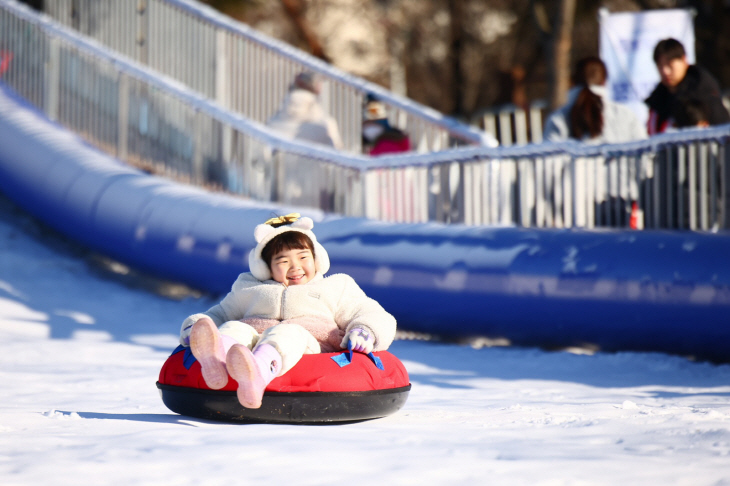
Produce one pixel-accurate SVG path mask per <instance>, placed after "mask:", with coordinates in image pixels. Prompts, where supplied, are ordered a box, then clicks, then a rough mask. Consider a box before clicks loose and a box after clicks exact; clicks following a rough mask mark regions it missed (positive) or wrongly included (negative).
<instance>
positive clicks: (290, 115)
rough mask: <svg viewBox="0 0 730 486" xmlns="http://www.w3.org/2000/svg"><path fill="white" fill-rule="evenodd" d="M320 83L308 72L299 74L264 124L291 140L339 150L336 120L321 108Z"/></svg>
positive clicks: (314, 75)
mask: <svg viewBox="0 0 730 486" xmlns="http://www.w3.org/2000/svg"><path fill="white" fill-rule="evenodd" d="M321 90H322V80H321V79H320V77H319V76H317V75H316V74H314V73H311V72H303V73H299V74H298V75H297V76H296V77H295V78H294V82H293V83H292V85H291V86H290V88H289V93H288V94H287V96H286V98H285V99H284V102H283V103H282V106H281V108H279V111H277V112H276V113H275V114H274V115H273V116H272V117H271V118H269V120H268V121H267V122H266V125H267V126H269V127H270V128H272V129H274V130H276V131H277V132H279V133H281V134H282V135H284V136H285V137H288V138H291V139H299V140H308V141H310V142H314V143H319V144H322V145H328V146H330V147H334V148H336V149H338V150H341V149H342V138H341V137H340V131H339V128H338V126H337V121H336V120H335V119H334V118H332V117H331V116H330V115H329V114H327V112H326V111H325V110H324V108H322V105H321V104H320V102H319V94H320V92H321Z"/></svg>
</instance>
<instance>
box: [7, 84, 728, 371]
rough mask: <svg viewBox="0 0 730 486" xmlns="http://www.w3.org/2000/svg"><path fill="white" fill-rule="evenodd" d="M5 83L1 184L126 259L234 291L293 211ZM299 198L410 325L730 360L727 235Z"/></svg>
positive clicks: (321, 230) (345, 261) (29, 206)
mask: <svg viewBox="0 0 730 486" xmlns="http://www.w3.org/2000/svg"><path fill="white" fill-rule="evenodd" d="M0 87H1V86H0ZM2 88H3V89H2V90H0V191H2V192H3V193H4V194H6V195H7V196H8V197H10V198H11V199H12V200H14V201H15V202H16V203H17V204H18V205H20V206H21V207H23V208H25V209H26V210H27V211H28V212H30V213H32V214H33V215H34V216H36V217H37V218H39V219H40V220H42V221H44V222H45V223H46V224H48V225H49V226H51V227H53V228H54V229H56V230H58V231H59V232H61V233H63V234H65V235H67V236H68V237H70V238H72V239H74V240H77V241H79V242H80V243H82V244H84V245H86V246H88V247H90V248H93V249H95V250H97V251H99V252H102V253H105V254H107V255H109V256H111V257H113V258H115V259H118V260H119V261H122V262H124V263H126V264H129V265H132V266H135V267H137V268H140V269H143V270H146V271H148V272H152V273H154V274H157V275H159V276H162V277H166V278H171V279H175V280H179V281H181V282H185V283H187V284H189V285H192V286H195V287H197V288H200V289H204V290H208V291H211V292H214V293H225V292H227V291H228V290H229V289H230V286H231V284H232V283H233V281H234V280H235V278H236V276H237V275H238V274H239V273H240V272H243V271H247V270H248V268H247V255H248V252H249V251H250V249H251V248H253V246H254V241H253V235H252V232H253V228H254V226H255V225H256V224H258V223H260V222H262V221H264V220H266V219H268V218H269V217H270V216H271V215H272V214H282V213H287V212H290V211H292V210H296V208H280V207H275V206H271V205H270V206H266V205H263V204H255V203H251V202H249V201H245V200H243V199H239V198H234V197H230V196H225V195H220V194H211V193H208V192H206V191H203V190H201V189H197V188H194V187H190V186H185V185H180V184H176V183H173V182H171V181H168V180H165V179H162V178H159V177H154V176H150V175H148V174H146V173H143V172H141V171H138V170H135V169H133V168H130V167H128V166H126V165H123V164H121V163H120V162H118V161H116V160H114V159H113V158H111V157H109V156H106V155H104V154H102V153H100V152H99V151H97V150H96V149H94V148H92V147H90V146H88V145H87V144H85V143H84V142H82V141H80V139H78V137H76V136H75V135H72V134H69V133H68V132H67V131H65V130H63V129H61V128H60V127H59V126H58V125H56V124H54V123H52V122H50V121H48V120H47V119H45V118H44V117H43V115H42V114H40V113H38V112H36V111H35V110H33V109H32V108H30V107H28V106H27V105H26V104H25V103H23V102H22V100H19V99H18V98H16V97H15V96H14V95H13V94H12V93H11V92H10V91H9V90H8V89H7V88H4V87H2ZM299 211H300V212H302V213H304V214H306V215H308V216H311V217H312V218H313V219H314V220H315V232H316V233H317V236H318V239H319V240H320V241H321V242H322V244H323V245H324V246H325V247H326V248H327V250H328V252H329V255H330V259H331V261H332V267H331V271H330V272H331V273H337V272H343V273H348V274H350V275H352V276H353V277H354V278H355V279H356V280H357V282H358V283H359V284H360V286H361V287H362V288H363V289H364V290H365V292H366V293H367V294H368V295H370V296H371V297H373V298H375V299H376V300H378V301H379V302H380V303H381V304H382V305H383V306H384V307H385V308H386V309H387V310H388V311H390V312H391V313H393V314H394V315H395V316H396V318H397V319H398V321H399V325H400V327H401V328H402V329H408V330H412V331H418V332H426V333H434V334H439V335H443V336H450V337H466V336H487V337H492V338H506V339H508V340H509V341H510V342H512V343H513V344H516V345H529V346H545V347H556V348H557V347H565V346H574V345H584V344H588V343H589V344H593V345H595V346H597V347H598V348H600V349H603V350H607V351H618V350H641V351H661V352H668V353H676V354H682V355H691V356H695V357H697V358H700V359H710V360H715V361H730V349H728V343H730V325H728V318H729V317H730V258H729V257H728V255H727V253H728V251H730V250H729V248H730V235H728V234H727V233H723V234H707V233H697V232H662V231H580V230H531V229H519V228H475V227H465V226H456V225H454V226H445V225H439V224H408V225H405V224H400V225H399V224H387V223H379V222H373V221H369V220H365V219H357V218H340V217H332V216H326V215H323V214H321V213H319V212H317V211H308V210H299Z"/></svg>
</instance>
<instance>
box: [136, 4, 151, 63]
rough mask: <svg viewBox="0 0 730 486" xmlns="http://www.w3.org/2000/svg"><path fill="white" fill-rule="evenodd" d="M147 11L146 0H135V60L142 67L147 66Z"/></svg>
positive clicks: (148, 16) (148, 33)
mask: <svg viewBox="0 0 730 486" xmlns="http://www.w3.org/2000/svg"><path fill="white" fill-rule="evenodd" d="M149 18H150V15H149V9H148V8H147V0H137V36H136V38H135V44H136V45H137V60H138V61H139V62H141V63H142V64H144V65H149V41H148V39H149V38H150V37H149V35H150V31H149Z"/></svg>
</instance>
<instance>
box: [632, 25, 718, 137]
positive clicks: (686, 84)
mask: <svg viewBox="0 0 730 486" xmlns="http://www.w3.org/2000/svg"><path fill="white" fill-rule="evenodd" d="M654 63H655V64H656V67H657V70H658V71H659V76H660V77H661V81H660V83H659V84H657V86H656V88H654V91H652V93H651V94H650V95H649V97H648V98H647V99H646V100H645V103H646V104H647V106H648V107H649V120H648V122H647V130H648V132H649V134H650V135H656V134H658V133H663V132H665V131H667V129H668V128H671V127H676V118H677V113H678V111H679V110H680V109H681V107H682V103H683V102H684V101H685V100H688V99H694V100H699V101H700V102H701V103H702V104H704V106H705V107H706V109H707V114H708V122H709V124H710V125H722V124H723V123H730V115H729V114H728V112H727V110H726V109H725V106H724V105H723V104H722V97H721V94H720V84H719V83H718V82H717V80H716V79H715V78H714V77H713V76H712V75H711V74H710V73H709V72H708V71H707V70H706V69H704V68H702V67H700V66H697V65H695V64H689V62H688V61H687V54H686V52H685V50H684V46H683V45H682V43H681V42H679V41H678V40H676V39H672V38H669V39H664V40H662V41H660V42H659V43H658V44H657V45H656V47H655V48H654Z"/></svg>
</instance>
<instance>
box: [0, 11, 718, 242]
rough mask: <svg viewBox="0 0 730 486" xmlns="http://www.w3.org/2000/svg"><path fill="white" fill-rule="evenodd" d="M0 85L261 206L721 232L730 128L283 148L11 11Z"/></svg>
mask: <svg viewBox="0 0 730 486" xmlns="http://www.w3.org/2000/svg"><path fill="white" fill-rule="evenodd" d="M2 50H6V51H9V52H12V53H13V59H12V61H11V63H10V65H9V66H8V68H7V70H6V71H5V73H4V74H3V76H2V78H0V82H4V83H6V84H8V85H9V86H11V87H12V88H13V89H14V90H15V91H16V92H18V93H19V94H20V95H22V96H23V97H24V98H25V99H27V100H28V101H29V102H30V103H31V104H33V105H35V106H37V107H39V108H41V109H42V110H44V111H45V113H47V114H48V116H49V117H51V118H52V119H54V120H57V121H58V122H59V123H60V124H62V125H64V126H66V127H68V128H70V129H72V130H73V131H75V132H76V133H78V134H79V135H81V136H82V137H84V138H85V139H86V140H88V141H89V142H90V143H92V144H94V145H96V146H98V147H100V148H101V149H103V150H104V151H106V152H108V153H110V154H112V155H114V156H116V157H117V158H119V159H121V160H123V161H126V162H128V163H130V164H133V165H136V166H138V167H142V168H144V169H146V170H148V171H149V172H152V173H157V174H163V175H165V176H168V177H173V178H176V179H178V180H181V181H184V182H188V183H192V184H198V185H202V186H206V187H209V188H212V189H215V190H221V191H227V192H230V193H233V194H238V195H241V196H243V197H248V198H251V199H255V200H259V201H274V202H280V203H286V204H291V205H296V206H302V207H312V208H320V209H322V210H324V211H329V212H335V213H339V214H343V215H349V216H365V217H368V218H373V219H380V220H385V221H394V222H425V221H439V222H445V223H463V224H468V225H518V226H524V227H545V228H567V227H584V228H594V227H623V226H627V225H628V221H629V218H630V216H631V213H630V212H629V210H630V209H631V206H632V204H633V203H635V204H636V211H640V212H643V215H644V218H643V219H644V226H645V227H648V228H689V229H703V230H710V229H713V228H727V227H728V222H727V216H726V215H727V211H728V207H727V206H728V200H729V199H728V179H729V176H728V171H727V167H728V151H727V146H728V140H729V139H730V126H722V127H716V128H711V129H704V130H689V131H684V132H677V133H674V134H665V135H661V136H657V137H653V138H651V139H649V140H645V141H641V142H632V143H628V144H621V145H602V146H595V145H585V144H580V143H577V142H564V143H559V144H555V143H543V144H532V145H525V146H513V147H500V148H489V147H483V146H482V147H476V146H475V147H460V148H454V149H450V150H444V151H440V152H433V153H428V154H417V153H411V154H405V155H388V156H381V157H365V156H361V155H355V154H346V153H345V154H343V153H341V152H337V151H335V150H332V149H327V148H323V147H321V146H316V145H313V144H308V143H305V142H300V141H293V140H286V139H282V138H281V137H279V136H278V135H277V134H276V133H275V132H273V131H271V130H269V129H267V128H266V127H265V126H263V125H261V124H259V123H256V122H253V121H251V120H248V119H246V118H245V117H243V116H241V115H240V114H236V113H233V112H231V111H229V110H226V109H224V108H223V107H221V106H220V105H218V104H216V103H215V102H213V101H211V100H210V99H207V98H205V97H203V96H201V95H199V94H197V93H196V92H194V91H192V90H190V89H188V88H186V87H184V86H181V85H180V83H178V82H176V81H174V80H170V79H169V78H166V77H164V76H161V75H160V74H159V73H157V72H155V71H153V70H151V69H149V68H146V67H144V66H141V65H139V64H137V63H134V62H132V61H130V60H129V59H128V58H126V57H122V56H119V55H118V54H116V53H115V52H113V51H110V50H108V49H106V48H104V47H102V46H100V45H99V44H98V43H96V42H93V41H90V40H89V39H87V38H85V37H83V36H81V35H80V34H77V33H75V32H73V31H71V30H69V29H66V28H64V27H63V26H60V25H58V24H56V23H54V22H52V21H50V20H48V19H47V18H44V17H42V16H39V15H38V14H36V13H35V12H33V11H31V10H29V9H27V8H25V7H24V6H22V5H20V4H18V3H17V2H15V1H11V0H0V51H2Z"/></svg>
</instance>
